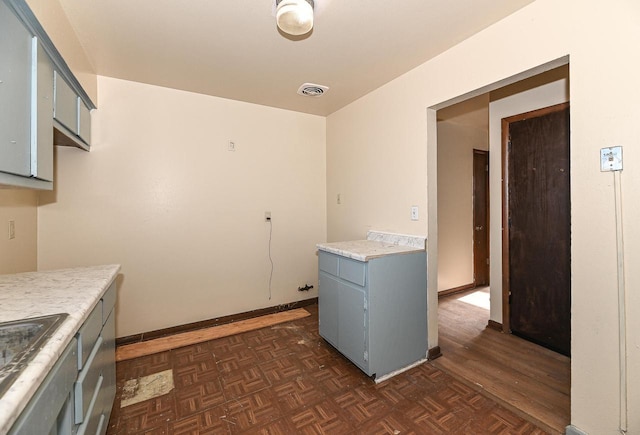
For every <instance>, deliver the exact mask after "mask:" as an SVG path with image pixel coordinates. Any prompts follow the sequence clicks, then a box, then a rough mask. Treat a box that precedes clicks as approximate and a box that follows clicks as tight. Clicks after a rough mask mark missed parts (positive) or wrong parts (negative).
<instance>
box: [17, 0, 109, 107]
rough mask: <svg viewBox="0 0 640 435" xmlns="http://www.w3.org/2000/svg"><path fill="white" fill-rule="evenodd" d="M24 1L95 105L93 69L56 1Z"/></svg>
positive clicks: (95, 82)
mask: <svg viewBox="0 0 640 435" xmlns="http://www.w3.org/2000/svg"><path fill="white" fill-rule="evenodd" d="M26 1H27V4H28V5H29V8H31V10H32V11H33V13H34V15H35V16H36V18H38V21H39V22H40V24H41V25H42V27H44V29H45V31H46V32H47V35H48V36H49V38H51V41H53V44H54V45H55V46H56V48H57V49H58V51H59V52H60V54H61V55H62V57H63V58H64V60H65V62H66V63H67V65H69V68H71V71H72V72H73V74H74V75H75V76H76V78H77V79H78V81H79V82H80V84H81V85H82V87H83V88H84V90H85V91H86V92H87V94H88V95H89V98H91V100H92V101H93V103H94V104H96V105H97V104H98V86H97V77H96V73H95V68H94V66H93V65H91V62H89V59H88V58H87V55H86V53H85V52H84V48H82V45H81V44H80V41H79V40H78V37H77V36H76V34H75V32H74V31H73V29H72V27H71V24H70V23H69V19H68V18H67V15H66V14H65V13H64V10H63V9H62V6H61V5H60V3H59V2H58V0H26Z"/></svg>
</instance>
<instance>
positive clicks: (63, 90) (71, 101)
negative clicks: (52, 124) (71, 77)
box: [53, 71, 78, 135]
mask: <svg viewBox="0 0 640 435" xmlns="http://www.w3.org/2000/svg"><path fill="white" fill-rule="evenodd" d="M53 87H54V90H53V91H54V95H55V97H54V100H53V117H54V118H55V119H56V121H58V122H59V123H60V124H62V125H63V126H65V127H66V128H67V129H69V131H70V132H72V133H73V134H75V135H77V134H78V96H77V95H76V93H75V92H74V91H73V89H71V87H70V86H69V85H68V84H67V82H66V81H65V80H64V79H63V78H62V76H61V75H60V74H58V72H57V71H55V72H54V81H53Z"/></svg>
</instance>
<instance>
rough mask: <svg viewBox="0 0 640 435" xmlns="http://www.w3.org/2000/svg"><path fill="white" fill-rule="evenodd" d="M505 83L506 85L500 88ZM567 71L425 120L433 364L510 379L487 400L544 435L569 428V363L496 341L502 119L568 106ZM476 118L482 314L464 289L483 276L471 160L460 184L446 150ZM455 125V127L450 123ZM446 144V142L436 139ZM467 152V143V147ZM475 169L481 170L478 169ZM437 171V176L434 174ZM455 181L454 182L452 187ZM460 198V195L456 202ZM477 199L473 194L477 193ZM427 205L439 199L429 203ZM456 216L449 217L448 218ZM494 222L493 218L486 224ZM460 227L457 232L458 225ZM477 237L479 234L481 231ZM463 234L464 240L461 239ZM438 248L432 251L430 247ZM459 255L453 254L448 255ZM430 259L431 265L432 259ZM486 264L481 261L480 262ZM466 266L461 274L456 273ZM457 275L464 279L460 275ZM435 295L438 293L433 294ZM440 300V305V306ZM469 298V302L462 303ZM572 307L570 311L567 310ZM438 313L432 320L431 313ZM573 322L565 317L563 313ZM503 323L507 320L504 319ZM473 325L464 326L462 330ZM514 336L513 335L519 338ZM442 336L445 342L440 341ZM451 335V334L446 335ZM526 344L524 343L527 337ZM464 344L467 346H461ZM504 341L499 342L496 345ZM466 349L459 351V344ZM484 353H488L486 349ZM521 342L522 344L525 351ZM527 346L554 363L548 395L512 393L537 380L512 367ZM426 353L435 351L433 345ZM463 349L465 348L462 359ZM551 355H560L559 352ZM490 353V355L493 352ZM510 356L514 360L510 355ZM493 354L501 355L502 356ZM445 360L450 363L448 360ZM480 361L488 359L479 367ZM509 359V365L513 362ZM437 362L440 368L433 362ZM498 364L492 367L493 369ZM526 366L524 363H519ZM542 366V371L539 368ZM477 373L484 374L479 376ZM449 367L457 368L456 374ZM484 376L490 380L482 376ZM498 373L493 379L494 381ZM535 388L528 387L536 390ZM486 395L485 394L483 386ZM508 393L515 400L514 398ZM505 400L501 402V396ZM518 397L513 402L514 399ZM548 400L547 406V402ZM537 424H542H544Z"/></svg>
mask: <svg viewBox="0 0 640 435" xmlns="http://www.w3.org/2000/svg"><path fill="white" fill-rule="evenodd" d="M505 83H507V84H506V85H505ZM568 83H569V67H568V58H563V59H558V60H556V61H553V62H550V63H549V64H547V65H543V66H540V67H539V68H536V69H534V70H531V71H527V72H524V73H522V74H520V75H519V76H517V77H512V78H511V79H507V80H505V81H503V82H501V83H497V84H495V85H492V86H488V87H486V88H484V89H481V90H478V91H476V92H473V93H470V94H468V95H465V96H460V97H458V98H455V99H452V100H450V101H449V102H445V103H442V104H441V105H438V106H435V108H434V109H430V111H431V114H430V115H429V116H428V119H429V120H430V121H429V122H430V124H429V129H428V130H429V131H430V132H431V133H430V134H433V131H432V128H435V130H436V132H435V135H434V136H435V138H434V136H430V137H429V146H428V158H429V160H430V161H433V160H435V161H436V162H437V164H436V165H435V166H436V167H435V168H434V167H433V166H429V183H428V192H429V198H430V200H429V206H430V208H429V215H430V216H432V214H433V213H435V216H437V220H436V222H432V221H430V222H429V235H428V237H429V252H430V256H431V262H430V263H429V267H428V271H429V272H428V273H429V275H428V276H429V288H430V289H434V288H435V289H437V292H434V291H433V290H430V296H429V300H430V301H431V302H432V304H431V307H433V306H434V304H435V305H436V306H438V305H440V307H439V308H437V309H436V310H432V308H430V309H429V315H430V316H432V315H434V314H436V315H437V316H438V317H437V318H438V320H437V321H436V325H435V326H436V328H433V326H434V325H433V324H432V323H431V322H430V324H429V326H430V331H429V337H430V339H431V338H432V337H433V335H432V334H433V330H434V329H435V330H436V331H437V330H438V328H440V330H441V331H442V333H440V334H437V336H436V340H437V341H436V343H437V345H438V346H439V348H440V351H441V352H442V355H443V356H442V357H441V358H440V359H438V360H436V363H437V364H440V365H448V369H449V370H450V371H452V372H453V371H455V370H458V372H459V373H461V376H462V377H465V376H466V377H467V378H468V379H467V380H469V381H470V382H472V383H474V384H482V385H486V384H487V383H488V382H496V379H495V378H493V381H488V380H487V379H492V377H494V376H500V377H501V378H502V379H505V378H509V379H512V380H513V381H514V383H512V384H511V388H510V390H511V393H509V392H506V391H503V392H500V391H493V392H490V394H492V395H494V396H495V398H497V399H498V400H499V401H500V400H501V399H504V401H505V402H504V404H505V406H513V407H514V408H515V409H516V410H519V411H521V412H524V413H526V414H527V415H530V416H532V420H534V421H536V422H538V423H540V424H542V425H543V426H545V427H548V428H549V429H551V428H555V429H554V430H558V431H563V430H564V427H565V426H566V425H567V424H569V418H570V360H569V358H568V357H566V356H564V355H561V354H558V353H556V352H553V351H547V350H546V349H544V350H542V349H540V351H536V350H531V349H535V348H538V346H537V345H536V344H533V343H529V342H525V341H524V340H523V339H521V338H519V337H516V336H514V335H511V334H508V335H507V334H500V332H499V331H503V329H505V324H506V327H507V328H509V327H510V322H509V318H508V317H504V316H503V314H504V313H503V308H504V307H503V300H505V303H507V304H508V294H507V296H506V297H505V298H504V299H503V290H504V289H503V278H504V276H503V270H502V269H503V255H504V252H503V244H502V233H503V227H502V219H501V217H502V212H503V205H502V195H501V192H502V174H501V168H502V160H503V154H502V141H501V139H502V119H503V118H508V117H510V116H514V115H518V114H521V113H524V112H528V111H531V110H536V109H540V108H544V107H548V106H552V105H555V104H560V103H566V102H568V101H569V93H568V92H569V86H568ZM478 101H483V102H484V103H483V104H484V107H482V106H481V107H477V106H476V108H475V109H474V110H468V109H465V107H467V108H468V107H469V105H472V104H473V103H474V102H478ZM474 111H479V112H482V111H484V116H479V117H477V119H478V120H480V122H483V123H484V124H483V125H482V126H475V127H474V128H475V129H476V130H481V129H485V131H486V134H485V137H486V142H487V146H486V147H478V146H476V147H475V148H476V149H478V150H480V151H486V152H487V157H488V166H489V182H488V186H489V188H488V191H487V197H488V202H489V215H488V216H487V221H488V226H487V227H488V231H487V234H486V237H487V239H488V241H489V242H488V244H489V248H490V249H489V254H488V255H489V258H490V261H489V263H490V265H489V268H488V277H487V281H489V279H490V286H489V287H485V288H478V289H475V290H481V291H483V292H485V294H486V295H488V296H485V297H488V298H489V300H490V305H489V309H487V308H486V307H485V308H481V307H476V306H474V307H472V308H470V307H471V305H470V304H469V303H468V302H469V300H468V299H469V298H472V299H473V298H476V299H478V298H480V299H481V298H482V294H478V295H474V294H473V293H475V290H474V291H472V290H469V289H471V288H474V287H475V286H476V284H480V283H481V282H482V277H481V276H480V279H478V273H477V272H475V269H476V268H477V267H478V266H479V264H477V263H476V261H475V260H477V259H478V257H479V256H480V255H481V254H480V255H477V254H475V252H474V251H475V250H474V247H475V246H474V244H475V243H474V240H475V239H474V236H475V232H476V228H477V227H481V226H482V225H480V224H478V223H477V221H476V217H475V216H474V213H473V208H474V207H473V197H474V193H475V192H474V185H477V184H478V182H477V181H475V182H474V178H475V177H474V176H473V172H474V171H473V167H474V166H475V165H473V162H472V161H473V158H470V159H469V160H471V163H470V164H469V166H468V171H467V173H466V175H464V177H463V178H461V176H460V175H459V172H460V167H461V166H464V161H463V160H460V159H456V158H455V155H454V154H455V153H454V150H455V148H453V147H452V148H449V147H450V146H451V145H450V142H447V140H446V137H447V135H448V136H450V137H456V136H457V137H460V136H465V133H464V131H465V129H466V130H468V129H469V128H470V127H469V126H468V125H462V126H461V124H462V123H461V122H460V119H465V120H468V119H470V118H472V116H471V114H472V113H473V112H474ZM454 121H457V122H454ZM442 138H445V140H444V141H443V140H441V139H442ZM467 146H469V144H467ZM470 148H471V150H470V151H469V153H470V154H471V156H474V155H475V153H474V152H473V150H472V149H473V148H474V147H473V146H471V147H470ZM478 166H479V163H478ZM434 172H435V174H436V175H435V177H434V176H433V173H434ZM454 177H455V180H454V181H451V179H452V178H454ZM458 184H462V185H463V186H464V189H466V191H465V193H464V198H463V201H465V202H466V205H464V206H458V205H456V204H458V203H459V202H460V201H459V200H460V198H461V197H462V195H460V194H459V193H456V191H455V190H454V189H455V187H456V186H457V185H458ZM456 195H458V196H456ZM476 195H477V194H476ZM431 198H437V200H436V201H435V204H434V202H432V201H431ZM451 210H453V211H451ZM491 217H493V219H491ZM456 219H457V220H461V219H465V220H466V221H467V222H468V224H467V225H466V229H464V230H463V231H455V230H453V229H452V225H453V224H454V223H455V222H456ZM460 228H462V226H460ZM478 232H480V231H478ZM462 233H464V234H462ZM463 235H464V243H466V246H468V247H469V248H468V251H464V250H462V249H457V250H456V249H454V248H455V247H456V246H457V247H458V248H459V247H460V246H462V243H461V242H460V240H461V239H462V238H463ZM434 247H435V248H436V249H433V248H434ZM454 252H456V253H457V254H456V255H453V254H452V253H454ZM433 257H435V258H433ZM485 262H486V259H485ZM452 265H456V266H457V267H458V269H457V270H456V269H454V268H453V267H452ZM461 265H464V268H463V267H461ZM456 271H457V272H458V275H455V276H454V275H452V272H456ZM461 272H465V273H466V275H463V274H462V273H461ZM465 281H466V282H467V285H468V288H466V289H465V288H464V285H465V284H464V282H465ZM449 289H454V291H467V292H470V293H460V294H455V295H447V293H448V292H447V290H449ZM433 293H435V294H433ZM439 298H440V300H438V299H439ZM465 298H466V299H467V300H466V301H465V300H463V299H465ZM568 310H569V308H567V311H568ZM434 311H436V313H434ZM567 314H569V315H570V313H568V312H567ZM505 319H506V320H505ZM469 322H471V323H470V324H469V325H467V323H469ZM506 332H511V329H507V330H506ZM516 332H518V331H516ZM445 334H447V336H446V337H445ZM451 334H453V335H451ZM528 338H529V337H528ZM465 340H466V341H465ZM501 340H504V341H501ZM462 342H464V344H461V343H462ZM455 343H457V344H458V345H459V346H461V347H459V348H458V349H457V350H456V349H454V348H451V347H450V346H454V345H455ZM483 343H484V346H485V347H487V349H483V348H482V347H483ZM523 343H524V344H523ZM492 345H496V346H497V347H498V349H501V350H500V351H497V353H495V355H494V356H491V354H492V350H491V349H489V347H490V346H492ZM521 345H522V346H524V347H525V348H526V349H530V348H529V347H528V346H533V348H531V349H530V350H527V351H528V352H535V353H539V354H540V355H542V356H543V359H544V358H546V359H548V360H549V361H554V364H555V363H557V365H553V367H554V368H553V369H552V371H553V373H548V374H546V375H542V376H555V377H556V380H557V381H558V382H555V383H554V384H553V385H544V386H542V388H543V389H544V388H547V387H548V390H545V392H541V391H542V390H538V391H537V392H536V388H537V387H535V388H534V389H533V391H534V392H533V393H531V392H529V391H526V390H523V391H526V392H524V393H523V392H518V391H516V392H515V393H514V392H513V390H514V385H516V387H515V389H516V390H517V389H518V388H519V387H517V385H522V384H518V380H521V381H522V382H524V383H526V382H528V381H527V380H525V378H524V376H527V374H526V373H528V372H531V373H535V372H536V371H537V370H538V367H536V366H535V365H534V366H532V367H529V368H528V369H526V370H523V371H521V370H519V369H517V368H516V367H514V365H518V364H520V363H518V362H517V361H518V360H517V358H518V351H517V349H519V346H521ZM429 347H430V348H431V347H433V346H432V344H431V343H430V345H429ZM472 348H473V349H474V351H477V354H474V355H473V357H472V358H471V360H472V361H473V364H474V365H476V364H477V365H478V367H473V368H470V367H469V366H468V364H470V363H469V361H470V360H465V356H464V355H465V354H466V352H467V350H471V349H472ZM460 349H467V350H465V351H462V352H460V351H459V350H460ZM556 350H558V349H557V348H556ZM494 351H495V349H494ZM512 351H514V352H515V353H514V354H513V355H511V354H510V352H512ZM498 354H500V355H502V356H501V357H500V356H498ZM448 355H449V356H448ZM483 355H484V357H486V358H487V359H486V360H483ZM512 356H513V359H511V357H512ZM438 361H440V362H438ZM494 364H497V365H494ZM523 364H526V362H525V363H523ZM538 365H539V364H538ZM480 366H483V367H484V368H487V370H484V369H483V368H481V367H480ZM452 367H457V369H454V368H452ZM491 367H493V368H496V371H495V372H493V374H491V373H490V372H491ZM481 372H484V373H485V376H488V378H484V379H480V378H474V376H475V375H478V373H481ZM487 373H488V374H487ZM497 373H498V374H497ZM536 382H537V381H535V380H534V381H533V384H534V385H535V384H536ZM483 389H485V390H487V388H486V387H483ZM512 393H513V394H512ZM500 394H502V395H503V396H504V397H498V395H500ZM514 394H515V395H514ZM518 394H524V395H531V394H539V397H537V398H536V397H532V400H528V402H529V403H532V402H537V404H536V405H535V406H533V407H532V408H529V409H521V407H520V405H521V404H523V403H524V402H525V400H521V399H523V397H525V396H522V397H520V399H518V398H515V396H517V395H518ZM545 397H547V399H545ZM548 397H554V399H553V400H554V401H555V403H554V408H555V409H554V410H552V412H551V413H548V412H547V411H546V410H545V408H547V409H548V407H547V403H548ZM541 422H542V423H541Z"/></svg>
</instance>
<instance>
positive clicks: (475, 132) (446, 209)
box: [438, 107, 489, 291]
mask: <svg viewBox="0 0 640 435" xmlns="http://www.w3.org/2000/svg"><path fill="white" fill-rule="evenodd" d="M484 113H485V114H486V113H487V108H486V107H485V109H484ZM474 149H478V150H488V149H489V143H488V133H487V129H486V122H485V126H484V129H481V128H477V127H470V126H467V125H462V124H456V123H455V122H453V121H443V122H438V291H442V290H448V289H452V288H456V287H460V286H464V285H468V284H473V150H474Z"/></svg>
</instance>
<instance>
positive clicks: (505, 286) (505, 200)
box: [502, 102, 570, 334]
mask: <svg viewBox="0 0 640 435" xmlns="http://www.w3.org/2000/svg"><path fill="white" fill-rule="evenodd" d="M569 104H570V103H569V102H566V103H560V104H556V105H553V106H549V107H545V108H542V109H537V110H532V111H529V112H525V113H520V114H518V115H513V116H509V117H507V118H503V119H502V331H503V332H505V333H508V334H510V333H511V317H510V316H511V306H510V300H509V299H510V298H509V296H510V295H511V277H510V276H509V258H510V255H509V254H510V252H509V124H511V123H512V122H517V121H523V120H525V119H529V118H537V117H540V116H544V115H548V114H549V113H554V112H559V111H561V110H564V109H566V108H568V107H569Z"/></svg>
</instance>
